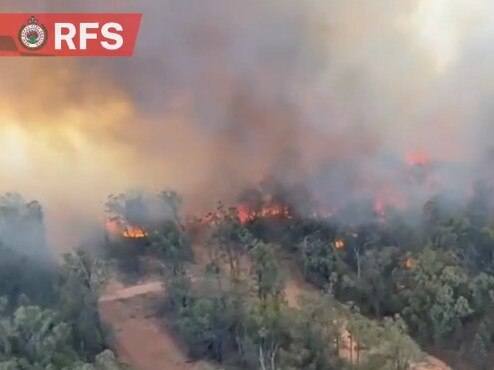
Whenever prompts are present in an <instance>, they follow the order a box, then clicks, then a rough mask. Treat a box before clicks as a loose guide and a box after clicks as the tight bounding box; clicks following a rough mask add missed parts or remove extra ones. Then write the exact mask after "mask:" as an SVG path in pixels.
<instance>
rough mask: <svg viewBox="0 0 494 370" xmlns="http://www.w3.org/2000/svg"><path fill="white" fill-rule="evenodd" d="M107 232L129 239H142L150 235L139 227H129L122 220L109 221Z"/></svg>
mask: <svg viewBox="0 0 494 370" xmlns="http://www.w3.org/2000/svg"><path fill="white" fill-rule="evenodd" d="M106 231H107V232H108V233H109V234H110V235H111V236H116V237H123V238H127V239H141V238H145V237H147V235H148V234H147V232H146V231H145V230H144V229H142V228H140V227H138V226H133V225H129V224H128V223H126V222H124V221H122V220H108V221H107V222H106Z"/></svg>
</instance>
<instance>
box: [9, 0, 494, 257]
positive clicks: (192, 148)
mask: <svg viewBox="0 0 494 370" xmlns="http://www.w3.org/2000/svg"><path fill="white" fill-rule="evenodd" d="M437 3H441V4H442V6H439V5H437ZM492 7H493V6H491V5H487V4H485V1H481V0H478V1H467V0H454V1H439V0H438V1H437V2H431V1H428V0H420V1H418V0H415V1H412V0H402V1H396V0H379V1H373V2H369V1H364V0H346V1H339V0H330V1H323V0H312V1H302V0H270V1H260V0H252V1H248V2H247V1H244V2H232V1H227V0H211V1H207V2H197V1H192V0H181V1H178V0H143V1H140V2H138V3H136V2H130V1H111V2H110V1H106V2H104V3H102V2H97V1H96V0H91V1H84V2H81V1H79V2H75V1H72V2H67V1H61V0H57V1H49V2H48V1H46V2H40V1H34V0H32V1H28V2H23V3H22V4H13V3H12V2H8V1H6V0H0V10H2V11H29V12H37V11H122V12H123V11H125V12H127V11H139V12H142V13H143V24H142V29H141V33H140V36H139V39H138V43H137V49H136V55H135V57H133V58H131V59H84V60H79V59H77V60H76V59H71V60H60V59H30V58H24V59H3V60H0V81H1V84H0V112H1V115H0V166H1V168H2V169H3V171H2V172H1V174H0V191H17V192H20V193H22V194H23V195H24V196H25V197H27V198H30V199H38V200H40V201H41V202H42V203H43V204H44V206H45V209H46V213H47V217H48V221H49V224H48V229H49V231H50V235H51V239H52V240H54V241H56V242H57V244H58V246H59V247H60V248H64V246H63V245H61V244H64V245H70V244H72V243H75V242H80V241H81V240H82V239H84V236H85V235H86V234H87V233H88V232H90V231H91V230H93V226H94V225H93V222H95V220H96V222H99V219H98V218H97V216H98V217H99V215H101V212H102V210H103V202H104V200H105V198H106V196H107V195H108V194H111V193H118V192H121V191H126V190H129V189H142V190H146V191H155V190H158V189H162V188H175V189H177V190H178V191H179V192H181V193H182V194H184V196H185V197H186V201H187V203H188V204H186V206H188V207H190V208H193V209H197V208H202V207H204V208H207V207H210V206H211V205H212V204H214V202H215V201H216V200H218V199H225V200H227V201H228V200H230V199H233V198H234V197H235V196H236V195H237V194H238V193H239V190H240V189H242V188H243V187H245V186H248V185H250V184H253V183H256V182H258V181H260V180H261V179H263V178H264V177H266V176H268V175H271V176H274V177H276V178H277V179H278V180H279V181H281V182H287V183H292V182H293V183H295V182H302V183H303V185H305V186H306V187H307V188H308V189H309V190H310V191H311V193H312V194H313V195H314V196H315V197H316V198H317V199H318V200H320V201H321V202H323V203H327V205H328V206H333V205H334V204H335V203H336V204H337V205H340V204H341V203H345V202H348V201H351V200H352V199H355V198H358V197H359V196H361V195H362V194H364V195H365V194H374V195H376V194H377V195H379V194H384V196H385V197H386V198H389V199H388V200H389V201H393V199H395V203H400V202H401V201H400V200H399V199H398V198H401V195H400V194H401V193H405V194H406V195H407V196H408V195H410V194H412V195H413V199H422V198H425V197H426V196H428V195H430V193H431V192H433V191H434V190H431V187H427V188H420V189H417V187H415V186H414V185H413V184H412V185H411V184H410V180H409V176H406V175H404V174H403V171H404V170H403V166H404V165H405V164H406V163H405V161H406V158H407V155H412V156H413V155H415V154H416V153H426V155H427V157H428V158H430V160H431V161H437V162H438V163H455V164H456V165H455V166H446V167H447V168H446V167H444V166H443V167H442V169H439V170H437V171H436V172H435V177H433V181H434V182H436V183H437V182H439V183H440V184H441V185H442V186H447V187H452V188H454V189H457V188H459V189H463V188H464V187H466V186H468V184H467V178H468V177H469V176H473V173H474V170H475V171H476V170H477V169H478V168H483V169H485V167H479V166H478V163H479V158H482V156H483V155H484V153H485V152H486V151H487V150H488V149H489V148H490V146H491V145H492V143H491V142H490V140H491V139H490V138H491V137H492V136H491V135H489V134H490V132H491V130H492V129H491V128H490V125H489V122H490V119H491V117H490V116H491V111H490V110H491V109H490V107H489V103H490V98H491V93H492V88H493V87H494V83H493V81H491V78H490V71H489V69H490V65H492V63H491V61H492V55H494V54H493V53H492V46H491V45H493V43H492V42H491V41H492V38H493V37H494V29H493V27H492V26H490V25H491V24H494V23H492V22H491V19H490V18H491V17H490V16H489V14H494V13H493V12H492V11H490V10H492V9H490V8H492ZM474 164H475V165H474ZM436 185H437V184H435V185H434V186H436ZM434 186H433V187H432V189H436V188H435V187H434ZM396 189H397V190H396ZM394 193H397V194H396V195H393V194H394ZM396 199H398V200H396ZM88 220H91V221H88ZM67 230H68V232H67Z"/></svg>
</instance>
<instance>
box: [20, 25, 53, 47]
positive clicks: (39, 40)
mask: <svg viewBox="0 0 494 370" xmlns="http://www.w3.org/2000/svg"><path fill="white" fill-rule="evenodd" d="M19 41H20V42H21V44H22V46H24V48H26V49H27V50H39V49H41V48H42V47H43V46H45V45H46V43H47V42H48V32H47V31H46V27H45V26H44V25H39V24H38V20H37V19H36V18H35V17H31V18H30V19H29V20H28V21H27V25H24V26H22V27H21V29H20V31H19Z"/></svg>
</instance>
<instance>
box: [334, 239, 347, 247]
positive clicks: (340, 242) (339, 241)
mask: <svg viewBox="0 0 494 370" xmlns="http://www.w3.org/2000/svg"><path fill="white" fill-rule="evenodd" d="M334 246H335V247H336V249H344V248H345V241H344V240H343V239H337V240H335V242H334Z"/></svg>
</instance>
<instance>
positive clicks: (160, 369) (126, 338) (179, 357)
mask: <svg viewBox="0 0 494 370" xmlns="http://www.w3.org/2000/svg"><path fill="white" fill-rule="evenodd" d="M163 295H164V289H163V286H162V284H161V283H160V282H158V281H154V282H146V283H142V284H138V285H135V286H131V287H124V286H122V285H120V284H118V283H114V282H113V283H112V284H111V285H110V286H109V288H108V289H107V292H106V293H105V295H103V297H102V298H101V299H100V313H101V316H102V318H103V321H104V322H106V323H107V324H108V325H110V326H111V327H112V329H113V332H114V336H115V347H116V350H117V353H118V356H119V359H120V360H121V361H122V362H124V363H126V364H128V365H130V366H132V367H133V368H134V369H135V370H165V369H166V370H197V369H199V368H200V364H194V363H190V362H188V360H187V357H186V356H185V354H184V353H183V351H182V349H181V348H180V347H179V346H178V345H177V343H176V341H175V339H174V337H173V335H172V334H171V333H170V332H169V331H167V330H166V329H165V328H163V327H162V325H160V323H159V322H158V321H157V320H156V319H154V318H153V317H152V315H153V312H152V310H151V308H150V307H149V305H148V303H149V301H152V300H153V298H154V299H158V298H160V297H162V296H163Z"/></svg>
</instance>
